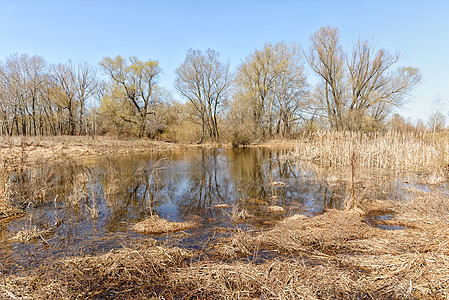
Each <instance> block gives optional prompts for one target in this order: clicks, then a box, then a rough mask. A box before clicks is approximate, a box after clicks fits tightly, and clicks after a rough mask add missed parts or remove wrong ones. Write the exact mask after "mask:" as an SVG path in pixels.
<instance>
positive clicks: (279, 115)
mask: <svg viewBox="0 0 449 300" xmlns="http://www.w3.org/2000/svg"><path fill="white" fill-rule="evenodd" d="M306 90H307V84H306V81H305V76H304V71H303V66H302V60H301V56H300V49H299V47H298V46H296V45H295V44H291V45H288V44H286V43H285V42H280V43H277V44H275V45H273V44H265V46H264V47H263V49H262V50H256V51H254V52H253V53H252V54H251V55H250V56H248V57H247V58H246V59H245V61H244V62H243V64H242V65H241V66H240V67H239V68H238V75H237V95H236V96H237V98H239V99H240V100H238V101H241V99H247V100H248V101H251V102H252V103H251V106H252V108H253V109H252V111H253V115H252V116H247V117H252V119H253V120H254V123H256V124H257V126H258V127H259V128H260V129H261V131H262V136H266V135H269V136H270V137H271V136H272V135H273V130H274V129H275V130H276V132H277V133H280V131H281V126H282V127H283V131H282V134H286V133H287V132H288V131H289V128H290V126H291V123H292V122H293V121H295V120H296V119H297V117H298V113H299V111H300V110H301V108H302V107H303V105H304V100H305V95H306ZM275 124H276V125H275ZM275 127H276V128H275Z"/></svg>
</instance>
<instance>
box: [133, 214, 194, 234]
mask: <svg viewBox="0 0 449 300" xmlns="http://www.w3.org/2000/svg"><path fill="white" fill-rule="evenodd" d="M195 226H197V225H196V224H195V223H192V222H171V221H168V220H165V219H161V218H159V217H158V216H156V215H153V216H151V217H149V218H147V219H145V220H143V221H141V222H139V223H137V224H135V225H134V226H133V227H132V228H131V229H132V230H133V231H135V232H138V233H143V234H161V233H167V232H176V231H182V230H187V229H190V228H193V227H195Z"/></svg>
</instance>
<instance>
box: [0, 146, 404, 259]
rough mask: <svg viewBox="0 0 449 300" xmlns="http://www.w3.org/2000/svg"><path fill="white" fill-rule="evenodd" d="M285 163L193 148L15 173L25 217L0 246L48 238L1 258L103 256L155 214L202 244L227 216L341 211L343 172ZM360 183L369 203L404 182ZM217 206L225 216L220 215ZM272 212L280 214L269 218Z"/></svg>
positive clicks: (9, 249)
mask: <svg viewBox="0 0 449 300" xmlns="http://www.w3.org/2000/svg"><path fill="white" fill-rule="evenodd" d="M285 154H286V150H279V149H268V148H252V149H194V150H185V151H172V152H164V153H157V154H153V155H141V156H132V157H131V156H128V157H118V158H117V157H115V158H112V157H109V158H102V159H97V160H95V161H91V162H88V163H80V162H62V163H57V164H51V165H50V164H42V165H41V166H37V167H36V168H34V169H33V170H29V171H26V172H24V173H21V174H16V180H15V182H16V184H17V187H18V189H17V190H18V192H17V194H16V195H15V197H16V201H18V202H21V203H24V205H25V206H26V207H27V211H28V214H27V215H26V217H24V218H21V219H17V220H14V221H13V222H10V223H9V224H8V225H7V226H6V225H3V227H2V238H3V240H6V241H9V238H10V237H11V236H12V235H13V234H14V233H16V232H17V231H19V230H20V229H22V228H29V227H30V226H36V227H38V228H40V229H49V228H50V229H53V230H54V234H53V235H52V236H51V237H49V238H47V239H46V240H45V242H44V241H43V240H42V239H37V240H36V241H35V242H34V243H28V244H19V243H13V242H10V241H9V242H6V243H5V245H3V248H2V249H1V253H2V256H4V257H5V258H6V257H7V261H9V263H8V265H10V266H12V265H16V266H22V267H23V265H24V264H25V263H26V264H30V263H31V262H34V263H38V261H39V260H38V259H37V257H40V258H41V259H43V258H46V259H47V258H51V257H53V258H54V257H58V255H59V256H60V257H64V256H65V255H73V254H75V253H79V252H80V251H81V253H99V252H101V251H108V250H110V249H111V248H113V247H117V246H119V245H121V244H122V243H123V242H124V239H125V238H126V240H127V241H129V240H133V239H141V238H142V236H141V235H138V234H134V233H132V232H130V231H129V228H130V226H131V225H132V224H134V223H136V222H137V221H140V220H142V219H144V218H145V217H147V216H148V215H151V214H154V213H156V214H158V215H160V216H161V217H164V218H168V219H171V220H187V219H192V218H194V219H195V220H196V221H199V222H200V223H202V224H203V225H202V226H203V227H201V230H202V233H203V234H205V235H207V234H208V233H207V230H208V229H209V227H211V226H212V225H223V226H232V224H233V223H232V220H231V218H230V214H231V212H232V209H234V210H241V209H245V210H247V211H248V213H249V214H251V215H253V216H255V217H256V218H258V220H259V221H260V220H267V221H269V220H270V219H279V218H282V217H283V216H288V215H291V214H294V213H305V214H315V213H321V212H322V211H323V210H325V209H327V208H339V207H340V206H341V205H342V199H343V198H344V191H345V179H346V178H347V175H346V174H345V171H344V170H343V171H342V170H332V169H323V168H320V167H318V166H316V165H313V164H310V163H305V162H301V161H291V160H288V159H285V158H284V155H285ZM363 176H366V178H365V179H366V180H363V179H364V177H363ZM363 176H361V180H360V183H359V185H360V186H359V188H360V190H364V191H365V193H366V195H367V196H368V197H372V198H376V199H382V198H394V197H400V195H399V192H397V191H398V186H399V185H400V184H401V182H402V181H401V180H399V179H397V180H391V176H390V175H388V174H385V173H382V172H374V173H372V174H365V175H363ZM224 204H225V205H227V206H229V208H218V207H217V205H222V206H221V207H223V205H224ZM270 206H280V207H283V208H284V211H282V212H281V213H277V214H273V213H272V212H271V211H270V210H269V209H268V207H270ZM249 222H251V221H249ZM254 226H255V225H254ZM5 232H7V234H5ZM80 249H81V250H80ZM5 253H6V254H5ZM29 254H33V255H34V258H33V257H30V256H27V255H29Z"/></svg>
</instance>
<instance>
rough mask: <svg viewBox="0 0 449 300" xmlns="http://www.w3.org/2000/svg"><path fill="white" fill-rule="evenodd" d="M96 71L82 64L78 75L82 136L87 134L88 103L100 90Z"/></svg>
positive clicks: (79, 66) (77, 88) (77, 92)
mask: <svg viewBox="0 0 449 300" xmlns="http://www.w3.org/2000/svg"><path fill="white" fill-rule="evenodd" d="M96 76H97V72H96V70H95V69H94V68H93V67H92V66H90V65H88V64H87V63H80V64H78V67H77V74H76V97H77V100H78V103H79V105H80V110H79V128H80V134H85V133H87V126H88V123H87V122H86V119H85V118H86V116H85V114H86V101H87V100H88V99H89V98H91V97H93V96H94V95H95V93H96V92H97V90H98V88H99V84H98V80H97V78H96Z"/></svg>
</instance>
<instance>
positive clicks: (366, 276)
mask: <svg viewBox="0 0 449 300" xmlns="http://www.w3.org/2000/svg"><path fill="white" fill-rule="evenodd" d="M426 196H427V198H426V199H424V198H425V197H424V195H423V197H422V198H416V199H414V200H413V201H411V202H410V203H408V204H407V205H396V204H394V203H387V205H385V207H382V205H381V203H379V202H374V203H370V205H371V206H370V208H368V209H367V210H373V211H382V210H385V209H388V210H391V209H395V210H396V213H397V215H396V217H395V218H393V219H392V221H394V220H396V221H398V222H399V221H400V220H402V219H401V218H404V216H405V215H403V214H407V213H408V214H412V213H416V214H417V217H418V216H426V218H427V217H430V216H432V215H433V212H434V211H433V209H432V208H430V209H424V207H426V205H425V202H426V201H431V200H430V198H431V197H433V196H432V194H427V195H426ZM429 197H430V198H429ZM423 201H424V203H422V202H423ZM365 204H368V203H365ZM362 205H363V203H362ZM445 205H446V206H445V207H444V209H447V207H448V205H447V203H445ZM420 220H423V219H419V218H415V219H414V220H413V222H414V223H415V226H414V227H413V228H409V229H403V230H394V231H387V230H381V229H379V228H375V227H372V226H370V225H369V224H368V223H367V222H366V221H365V216H364V215H363V214H360V213H358V212H356V211H336V210H330V211H328V212H326V213H325V214H323V215H320V216H315V217H305V216H300V215H296V216H293V217H290V218H287V219H285V220H284V221H281V222H279V223H278V224H277V225H276V226H274V227H273V228H272V229H270V230H268V231H262V232H248V231H244V230H241V229H236V230H234V231H233V232H232V233H231V234H230V235H229V236H228V237H226V238H220V239H218V240H211V241H210V242H209V243H207V244H206V245H205V247H204V248H203V250H204V251H205V252H206V253H207V255H204V251H198V252H196V251H187V250H182V249H179V248H177V247H171V246H170V245H168V244H167V245H164V246H161V245H158V243H157V242H155V241H153V240H149V241H148V242H147V244H145V245H141V246H136V247H133V248H123V249H121V250H116V251H111V252H110V253H107V254H105V255H100V256H94V257H82V258H73V259H67V260H63V261H60V262H57V263H56V264H54V265H53V266H50V267H49V268H48V269H45V270H44V269H42V270H41V272H39V273H38V274H36V275H32V276H30V277H22V278H19V277H14V276H9V277H6V278H5V281H4V282H6V285H5V283H3V285H0V296H4V295H8V294H9V295H14V297H17V298H18V297H19V296H22V297H24V299H25V298H26V297H29V298H30V299H36V298H45V299H62V298H63V299H447V297H448V295H449V223H448V222H446V221H445V220H444V216H443V215H441V216H435V217H434V218H433V219H432V222H430V219H429V220H428V221H426V222H422V221H420ZM426 220H427V219H426ZM152 297H154V298H152Z"/></svg>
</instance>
